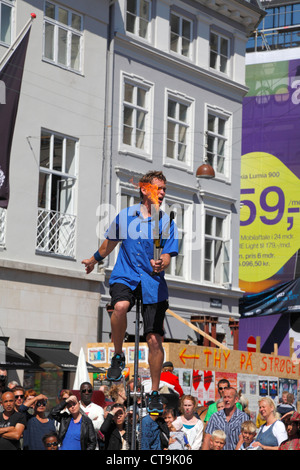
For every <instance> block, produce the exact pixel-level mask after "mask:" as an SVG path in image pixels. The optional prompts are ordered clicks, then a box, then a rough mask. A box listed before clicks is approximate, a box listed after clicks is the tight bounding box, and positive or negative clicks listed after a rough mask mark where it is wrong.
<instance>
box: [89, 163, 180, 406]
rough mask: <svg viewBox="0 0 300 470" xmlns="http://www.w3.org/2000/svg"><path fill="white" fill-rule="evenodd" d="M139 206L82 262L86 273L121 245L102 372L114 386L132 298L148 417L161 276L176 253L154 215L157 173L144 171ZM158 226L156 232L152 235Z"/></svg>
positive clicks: (171, 230) (164, 220)
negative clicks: (143, 350) (110, 352)
mask: <svg viewBox="0 0 300 470" xmlns="http://www.w3.org/2000/svg"><path fill="white" fill-rule="evenodd" d="M139 188H140V195H141V198H142V202H141V203H140V204H136V205H134V206H131V207H128V208H126V209H123V210H122V211H121V212H120V213H119V214H118V215H117V217H116V218H115V220H114V221H113V222H112V224H111V225H110V227H109V228H108V230H107V232H106V234H105V240H104V242H103V243H102V245H101V246H100V248H99V250H98V251H96V253H95V254H94V255H93V256H92V257H91V258H90V259H86V260H83V261H82V263H83V264H84V265H85V270H86V272H87V273H90V272H91V271H92V270H93V269H94V266H95V264H97V263H99V262H100V261H101V260H103V259H104V258H105V257H106V256H108V255H109V254H110V253H111V252H112V251H113V249H114V248H115V247H116V246H117V245H118V243H121V246H120V251H119V254H118V258H117V261H116V264H115V266H114V269H113V271H112V273H111V277H110V281H109V284H110V295H111V304H112V307H113V312H112V315H111V333H112V340H113V343H114V348H115V354H114V356H113V358H112V361H111V366H110V368H109V369H108V371H107V379H108V380H111V381H118V380H120V379H121V377H122V370H123V369H124V367H125V357H124V354H123V352H122V346H123V340H124V336H125V333H126V327H127V312H129V311H130V310H131V309H132V307H133V306H134V304H135V299H136V298H137V296H139V298H141V300H142V316H143V323H144V334H145V336H146V341H147V344H148V348H149V356H148V357H149V369H150V376H151V382H152V391H151V393H150V394H149V396H148V400H147V410H148V412H149V413H151V412H158V413H161V412H162V410H163V406H162V402H161V399H160V396H159V392H158V390H159V381H160V373H161V369H162V364H163V358H164V352H163V347H162V339H163V334H164V331H163V322H164V318H165V312H166V310H167V308H168V288H167V284H166V281H165V278H164V271H165V269H166V268H167V267H168V266H169V264H170V261H171V257H172V256H177V254H178V235H177V227H176V225H175V223H174V222H173V221H171V220H170V217H169V216H168V215H167V214H166V213H164V212H163V211H162V210H160V206H161V204H162V202H163V199H164V197H165V193H166V178H165V176H164V175H163V173H162V172H160V171H150V172H148V173H147V174H146V175H144V176H143V177H142V178H141V179H140V181H139ZM157 227H159V232H158V230H157ZM158 237H160V239H161V241H162V243H161V246H163V248H162V250H161V255H160V257H159V259H158V260H155V256H154V251H155V249H154V239H155V238H158Z"/></svg>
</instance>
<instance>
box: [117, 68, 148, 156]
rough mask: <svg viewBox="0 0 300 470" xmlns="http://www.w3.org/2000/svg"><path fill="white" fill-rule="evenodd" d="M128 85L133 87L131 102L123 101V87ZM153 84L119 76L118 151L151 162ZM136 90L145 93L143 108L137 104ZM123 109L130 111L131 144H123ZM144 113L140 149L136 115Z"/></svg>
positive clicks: (135, 78) (139, 78)
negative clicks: (141, 145) (142, 145)
mask: <svg viewBox="0 0 300 470" xmlns="http://www.w3.org/2000/svg"><path fill="white" fill-rule="evenodd" d="M126 84H129V85H131V86H133V87H134V90H133V102H128V101H126V100H125V86H126ZM153 86H154V85H153V83H150V82H148V81H146V80H144V79H143V78H141V77H138V76H136V75H128V74H126V73H122V74H121V87H120V93H121V96H120V103H121V106H120V133H119V134H120V142H119V151H120V152H121V153H125V154H128V153H129V154H132V155H134V156H138V157H140V158H143V159H146V160H151V159H152V157H151V154H152V131H151V129H152V120H153ZM138 89H142V90H144V91H145V101H146V103H145V106H140V105H139V104H138V99H137V97H138ZM125 107H126V108H128V109H131V110H132V135H131V142H130V144H129V143H125V142H124V128H125V122H124V110H125ZM139 112H141V114H142V113H144V118H145V121H144V128H143V130H144V148H140V147H139V146H138V145H136V144H137V131H138V130H142V129H139V127H138V124H137V122H138V113H139Z"/></svg>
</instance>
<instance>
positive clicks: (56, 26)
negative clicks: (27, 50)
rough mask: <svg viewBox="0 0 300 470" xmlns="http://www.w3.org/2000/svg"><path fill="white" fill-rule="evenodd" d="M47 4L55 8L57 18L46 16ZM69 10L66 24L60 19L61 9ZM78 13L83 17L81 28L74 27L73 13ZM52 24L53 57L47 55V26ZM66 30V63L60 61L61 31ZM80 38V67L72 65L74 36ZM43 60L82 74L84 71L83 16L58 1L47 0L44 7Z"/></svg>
mask: <svg viewBox="0 0 300 470" xmlns="http://www.w3.org/2000/svg"><path fill="white" fill-rule="evenodd" d="M46 4H49V5H52V6H53V7H54V9H55V14H54V16H55V18H50V17H48V16H46ZM60 8H61V9H62V10H65V11H67V14H68V24H67V25H66V24H64V23H62V22H60V21H59V19H58V18H59V16H58V15H59V9H60ZM73 14H74V15H76V16H78V17H79V18H80V19H81V25H80V29H76V28H74V27H72V24H71V21H72V15H73ZM47 25H48V26H50V27H52V28H53V58H50V57H47V56H46V52H45V49H46V27H47ZM60 31H64V32H65V33H66V37H67V46H66V53H67V57H66V63H62V62H59V56H58V55H59V47H58V45H59V32H60ZM75 36H76V37H78V38H79V45H78V54H79V65H78V67H72V63H71V54H72V38H73V37H75ZM43 60H44V61H46V62H49V63H51V64H55V65H57V66H59V67H62V68H64V69H67V70H69V71H72V72H75V73H79V74H82V72H83V70H82V69H83V16H82V15H81V14H80V13H78V12H76V11H73V10H71V9H70V8H66V7H65V6H60V5H57V4H56V3H54V2H52V1H49V0H46V1H45V9H44V29H43Z"/></svg>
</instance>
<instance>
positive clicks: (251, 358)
mask: <svg viewBox="0 0 300 470" xmlns="http://www.w3.org/2000/svg"><path fill="white" fill-rule="evenodd" d="M163 347H164V350H165V360H166V361H172V362H173V365H174V367H175V368H181V369H183V368H184V369H194V370H205V371H207V370H210V371H218V372H226V373H228V372H231V373H238V374H249V375H258V376H272V377H274V376H275V377H278V378H285V379H296V380H299V379H300V365H299V360H297V359H296V358H295V359H294V358H290V357H286V356H276V355H273V354H262V353H254V352H249V351H236V350H230V349H226V350H225V349H219V348H209V347H203V346H194V345H187V344H178V343H164V344H163ZM87 348H88V355H87V361H88V362H89V363H91V364H93V365H95V366H99V367H103V368H107V367H109V364H110V360H108V359H109V358H110V357H111V355H112V354H113V344H112V343H90V344H88V345H87ZM139 349H140V354H139V357H140V361H139V367H141V368H148V362H147V350H148V348H147V344H146V343H140V345H139ZM133 352H134V343H124V353H125V356H126V365H127V367H128V368H129V369H130V375H132V374H133V366H134V364H133Z"/></svg>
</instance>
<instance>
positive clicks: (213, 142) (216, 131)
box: [206, 110, 229, 176]
mask: <svg viewBox="0 0 300 470" xmlns="http://www.w3.org/2000/svg"><path fill="white" fill-rule="evenodd" d="M228 121H229V117H228V115H225V114H224V115H223V114H218V113H215V112H213V111H212V110H208V116H207V131H206V158H207V161H208V163H209V164H210V165H211V166H212V167H213V168H214V170H215V172H216V174H218V175H219V176H226V173H228V170H227V166H228V158H229V157H228V152H229V148H228V147H229V145H228Z"/></svg>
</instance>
